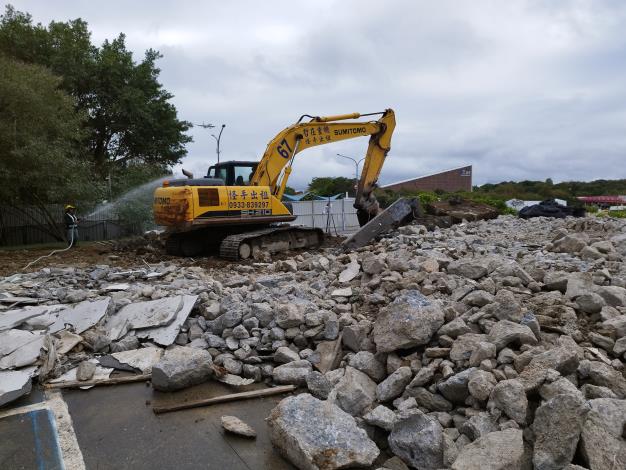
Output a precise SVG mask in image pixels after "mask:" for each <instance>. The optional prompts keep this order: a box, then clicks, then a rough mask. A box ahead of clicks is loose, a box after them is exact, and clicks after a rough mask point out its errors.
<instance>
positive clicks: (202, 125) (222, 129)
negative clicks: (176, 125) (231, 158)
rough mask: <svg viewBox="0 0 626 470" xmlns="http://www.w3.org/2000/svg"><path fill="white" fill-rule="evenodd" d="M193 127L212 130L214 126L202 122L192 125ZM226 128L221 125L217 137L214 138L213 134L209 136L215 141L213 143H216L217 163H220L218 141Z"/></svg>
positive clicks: (224, 125)
mask: <svg viewBox="0 0 626 470" xmlns="http://www.w3.org/2000/svg"><path fill="white" fill-rule="evenodd" d="M194 125H195V126H198V127H202V128H203V129H213V128H214V127H215V126H214V125H213V124H205V123H204V122H203V123H202V124H194ZM225 127H226V124H222V128H221V129H220V133H219V134H218V136H217V137H215V134H211V137H213V138H214V139H215V141H216V142H217V150H216V153H217V163H219V162H220V139H221V138H222V132H224V128H225Z"/></svg>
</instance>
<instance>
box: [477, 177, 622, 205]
mask: <svg viewBox="0 0 626 470" xmlns="http://www.w3.org/2000/svg"><path fill="white" fill-rule="evenodd" d="M473 192H474V193H479V194H484V195H485V196H489V197H492V198H497V199H504V200H507V199H514V198H515V199H523V200H527V201H537V200H543V199H548V198H559V199H565V200H568V201H573V200H575V199H576V198H577V197H578V196H609V195H626V179H621V180H596V181H589V182H584V181H565V182H562V183H556V184H554V183H552V181H551V180H550V179H547V180H546V181H518V182H515V181H505V182H502V183H497V184H483V185H482V186H475V187H474V188H473Z"/></svg>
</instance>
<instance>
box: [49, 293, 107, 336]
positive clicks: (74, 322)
mask: <svg viewBox="0 0 626 470" xmlns="http://www.w3.org/2000/svg"><path fill="white" fill-rule="evenodd" d="M109 302H111V299H110V298H108V297H106V298H104V299H100V300H95V301H90V300H85V301H83V302H80V303H78V304H76V305H74V306H72V307H70V308H67V309H65V310H61V311H60V312H59V313H58V316H57V319H56V321H55V322H54V323H53V324H52V325H51V326H50V327H49V328H48V331H49V332H50V333H56V332H57V331H61V330H63V329H66V325H71V328H70V329H71V330H73V332H74V333H78V334H80V333H82V332H83V331H85V330H88V329H89V328H91V327H92V326H94V325H95V324H96V323H98V322H99V321H100V320H101V319H102V317H104V314H105V313H107V309H108V308H109Z"/></svg>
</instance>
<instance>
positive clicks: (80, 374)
mask: <svg viewBox="0 0 626 470" xmlns="http://www.w3.org/2000/svg"><path fill="white" fill-rule="evenodd" d="M96 367H97V365H96V364H94V363H93V362H89V361H83V362H81V363H80V364H78V367H77V368H76V378H77V379H78V380H80V381H81V382H84V381H85V380H89V379H91V378H92V377H93V374H95V373H96Z"/></svg>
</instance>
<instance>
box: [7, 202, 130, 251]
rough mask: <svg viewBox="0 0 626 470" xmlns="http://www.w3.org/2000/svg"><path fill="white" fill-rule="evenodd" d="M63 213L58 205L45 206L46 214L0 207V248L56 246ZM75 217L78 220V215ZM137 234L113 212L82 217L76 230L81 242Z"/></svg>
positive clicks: (40, 210) (38, 210) (61, 234)
mask: <svg viewBox="0 0 626 470" xmlns="http://www.w3.org/2000/svg"><path fill="white" fill-rule="evenodd" d="M46 212H47V213H48V214H46ZM63 213H64V210H63V206H62V205H60V204H59V205H49V206H46V211H44V210H42V209H40V208H38V207H17V208H16V207H7V206H0V246H14V245H34V244H39V243H53V242H58V241H59V240H58V238H56V237H55V236H54V235H53V234H56V235H57V236H65V225H64V223H63ZM77 215H78V217H79V218H80V217H81V214H80V213H79V214H77ZM139 233H142V227H141V226H140V225H139V224H138V225H137V226H136V227H135V226H129V225H128V224H122V223H121V222H120V221H119V220H118V219H117V217H116V215H115V213H114V211H113V210H103V211H100V212H99V213H97V214H95V215H93V216H89V217H85V216H83V219H82V220H81V222H80V226H79V229H78V234H79V239H80V240H82V241H93V240H111V239H115V238H121V237H125V236H129V235H134V234H139Z"/></svg>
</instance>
